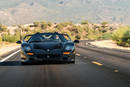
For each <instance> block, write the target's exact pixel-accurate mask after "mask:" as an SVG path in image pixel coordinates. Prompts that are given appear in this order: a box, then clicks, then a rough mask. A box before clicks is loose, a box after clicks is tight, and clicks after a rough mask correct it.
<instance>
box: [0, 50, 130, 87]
mask: <svg viewBox="0 0 130 87" xmlns="http://www.w3.org/2000/svg"><path fill="white" fill-rule="evenodd" d="M77 53H78V54H77V57H76V64H63V63H62V64H57V63H49V64H48V63H45V64H39V65H38V64H35V65H24V66H23V65H21V64H20V62H19V60H20V55H19V53H17V54H15V55H14V56H12V57H11V58H9V59H8V60H6V61H5V62H3V63H0V87H130V77H129V75H128V74H125V73H123V72H121V71H120V70H118V69H117V68H115V67H113V65H110V66H109V67H108V66H106V65H105V64H102V63H100V61H98V60H95V59H94V58H93V57H95V56H97V57H98V58H100V57H104V56H105V57H112V58H114V57H113V56H108V55H106V54H101V53H98V52H95V53H94V52H93V51H90V50H87V49H82V48H77ZM127 61H128V60H127Z"/></svg>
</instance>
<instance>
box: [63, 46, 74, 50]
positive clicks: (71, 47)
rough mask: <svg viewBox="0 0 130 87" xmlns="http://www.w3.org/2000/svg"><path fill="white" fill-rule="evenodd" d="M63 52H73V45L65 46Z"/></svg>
mask: <svg viewBox="0 0 130 87" xmlns="http://www.w3.org/2000/svg"><path fill="white" fill-rule="evenodd" d="M65 50H66V51H73V50H74V46H73V45H67V46H66V47H65Z"/></svg>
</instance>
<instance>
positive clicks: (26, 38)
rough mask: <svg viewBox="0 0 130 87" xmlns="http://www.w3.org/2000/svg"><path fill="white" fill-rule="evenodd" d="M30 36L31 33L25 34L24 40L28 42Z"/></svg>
mask: <svg viewBox="0 0 130 87" xmlns="http://www.w3.org/2000/svg"><path fill="white" fill-rule="evenodd" d="M31 37H32V36H31V35H28V36H25V38H24V41H26V42H28V41H29V40H30V38H31Z"/></svg>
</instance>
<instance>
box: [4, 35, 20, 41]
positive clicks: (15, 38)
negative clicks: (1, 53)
mask: <svg viewBox="0 0 130 87" xmlns="http://www.w3.org/2000/svg"><path fill="white" fill-rule="evenodd" d="M18 40H19V37H18V35H6V34H4V35H2V41H6V42H16V41H18Z"/></svg>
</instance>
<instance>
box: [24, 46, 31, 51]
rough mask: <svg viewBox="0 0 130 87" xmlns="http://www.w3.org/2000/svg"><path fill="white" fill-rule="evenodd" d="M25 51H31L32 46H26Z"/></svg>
mask: <svg viewBox="0 0 130 87" xmlns="http://www.w3.org/2000/svg"><path fill="white" fill-rule="evenodd" d="M23 49H24V50H25V51H31V47H30V46H24V47H23Z"/></svg>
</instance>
